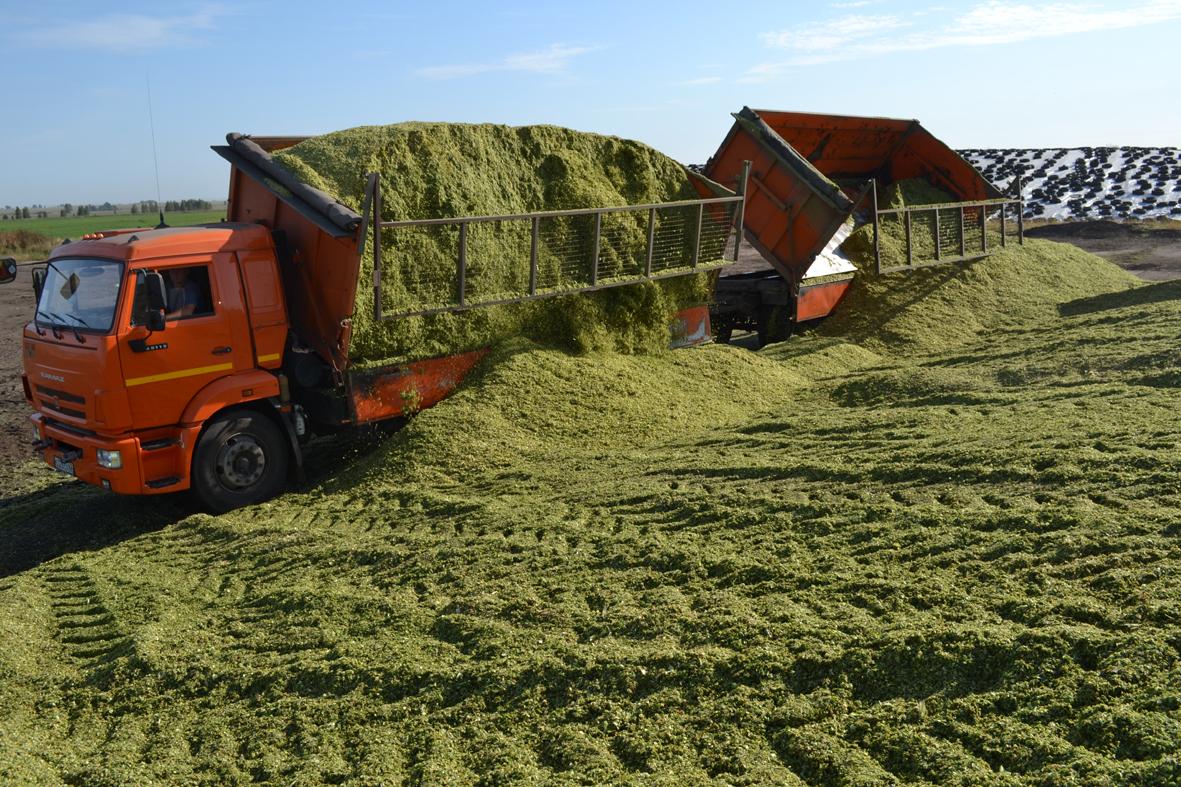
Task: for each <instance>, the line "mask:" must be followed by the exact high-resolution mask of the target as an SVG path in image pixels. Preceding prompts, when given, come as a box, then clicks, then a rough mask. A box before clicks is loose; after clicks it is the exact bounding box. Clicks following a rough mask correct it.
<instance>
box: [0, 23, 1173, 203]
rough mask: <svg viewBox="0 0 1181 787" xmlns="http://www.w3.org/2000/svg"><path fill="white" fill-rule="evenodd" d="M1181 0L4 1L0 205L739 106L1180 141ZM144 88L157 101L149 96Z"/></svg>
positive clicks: (978, 131) (187, 187)
mask: <svg viewBox="0 0 1181 787" xmlns="http://www.w3.org/2000/svg"><path fill="white" fill-rule="evenodd" d="M1179 41H1181V0H1125V1H1124V2H1117V1H1115V0H1096V1H1095V2H1060V3H1059V2H1054V3H1024V2H1010V1H1009V0H983V1H981V2H977V1H976V0H966V1H965V2H947V1H946V0H936V1H935V3H934V4H933V3H932V2H926V1H924V0H917V1H916V2H888V1H887V0H836V1H834V2H808V3H796V2H763V1H762V0H745V1H743V2H738V1H735V2H726V3H719V2H716V1H714V2H708V3H706V2H695V0H678V2H676V3H662V2H640V1H638V0H631V2H614V1H613V0H599V1H598V2H595V3H585V2H574V3H565V2H558V1H557V0H553V1H551V0H530V1H529V2H512V1H511V0H502V2H499V3H496V4H491V3H468V2H460V1H459V0H445V1H443V2H433V3H423V2H414V3H403V2H371V1H369V0H342V1H341V2H337V3H326V2H323V1H322V0H321V1H320V2H309V3H302V2H298V1H297V0H290V1H289V2H267V1H266V0H241V2H234V3H185V2H179V3H177V2H160V1H159V0H157V2H152V3H146V2H145V3H137V2H124V3H117V4H108V3H102V2H94V1H93V0H91V1H90V2H55V1H54V0H43V1H42V2H40V3H29V2H18V1H17V0H0V51H3V52H4V53H5V55H6V57H5V62H6V64H7V66H8V67H7V68H6V74H5V77H6V78H5V79H3V80H0V112H2V113H3V114H0V118H2V119H0V129H2V130H3V134H2V135H0V205H29V204H35V203H42V204H46V205H54V204H59V203H63V202H72V203H76V204H77V203H101V202H105V201H111V202H127V201H132V200H144V199H154V198H155V196H156V179H155V174H154V172H155V170H154V167H153V154H152V130H151V129H152V126H153V125H154V127H155V140H156V147H157V155H158V160H159V174H160V188H161V194H162V196H163V199H165V200H167V199H183V198H189V197H195V198H205V199H224V196H225V192H226V186H227V180H228V165H226V164H225V163H224V162H223V161H222V160H221V159H220V158H218V157H217V156H216V154H214V153H213V152H212V151H210V150H209V146H210V145H215V144H221V143H222V142H223V141H224V138H225V134H226V133H227V132H231V131H239V132H242V133H253V134H259V135H264V134H299V135H304V134H321V133H325V132H328V131H334V130H337V129H342V128H349V127H352V126H358V125H369V124H384V123H396V122H399V121H405V120H440V121H453V122H490V123H507V124H511V125H524V124H531V123H551V124H557V125H562V126H569V127H572V128H576V129H581V130H584V131H594V132H599V133H604V134H613V135H617V136H621V137H629V138H632V139H638V140H641V141H643V142H646V143H648V144H649V145H652V146H653V147H656V148H658V149H659V150H662V151H663V152H665V153H667V154H668V155H670V156H673V157H674V158H676V159H678V160H680V161H682V162H685V163H702V162H704V161H705V160H706V159H707V158H708V157H709V156H710V154H712V153H713V152H714V151H715V150H716V148H717V146H718V144H719V143H720V142H721V141H722V138H723V137H724V135H725V133H726V131H727V129H728V128H729V127H730V125H731V123H732V119H731V117H730V114H731V113H732V112H736V111H738V110H739V109H741V108H742V107H743V106H744V105H747V106H751V107H755V108H766V109H779V110H789V111H808V112H827V113H836V114H851V115H876V116H887V117H900V118H917V119H919V120H921V121H922V122H923V125H924V126H925V127H926V128H928V129H929V130H930V131H932V132H933V133H934V134H935V135H936V136H938V137H940V138H941V139H943V140H944V141H945V142H947V143H948V144H950V145H952V146H953V147H957V148H966V147H1068V146H1082V145H1091V146H1106V145H1139V146H1181V101H1178V85H1181V45H1179V43H1178V42H1179ZM149 86H150V95H151V102H150V103H149V100H148V96H149Z"/></svg>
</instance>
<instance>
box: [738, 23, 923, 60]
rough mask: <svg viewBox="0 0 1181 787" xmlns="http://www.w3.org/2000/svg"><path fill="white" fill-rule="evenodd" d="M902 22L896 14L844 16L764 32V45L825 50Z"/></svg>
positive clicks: (800, 49) (884, 30)
mask: <svg viewBox="0 0 1181 787" xmlns="http://www.w3.org/2000/svg"><path fill="white" fill-rule="evenodd" d="M903 26H905V23H904V22H903V21H902V20H900V19H899V18H898V17H896V16H860V15H854V16H844V17H841V18H840V19H833V20H831V21H828V22H818V23H812V24H806V25H801V26H800V27H797V28H793V29H789V30H779V31H777V32H773V33H764V34H763V35H762V36H760V38H761V39H762V41H763V45H764V46H768V47H772V48H774V49H790V50H792V51H794V52H829V51H832V50H836V49H841V48H844V47H848V46H851V45H853V44H855V43H857V42H859V41H864V40H866V39H869V38H873V37H875V36H877V35H878V34H880V33H883V32H886V31H889V30H897V29H898V28H900V27H903Z"/></svg>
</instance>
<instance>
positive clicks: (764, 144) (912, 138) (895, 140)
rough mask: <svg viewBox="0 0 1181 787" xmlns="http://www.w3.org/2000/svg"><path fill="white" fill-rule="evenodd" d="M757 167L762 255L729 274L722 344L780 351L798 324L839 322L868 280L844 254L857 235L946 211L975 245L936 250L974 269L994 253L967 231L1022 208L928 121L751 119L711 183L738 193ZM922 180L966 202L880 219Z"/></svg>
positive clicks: (771, 115) (809, 116)
mask: <svg viewBox="0 0 1181 787" xmlns="http://www.w3.org/2000/svg"><path fill="white" fill-rule="evenodd" d="M747 161H749V162H751V168H750V170H749V180H748V183H749V187H748V190H747V199H746V204H745V207H744V220H743V227H744V230H745V233H744V236H745V238H746V240H747V241H749V244H750V246H751V249H752V251H751V252H750V253H749V254H748V256H747V258H746V259H743V260H740V262H739V264H737V265H735V266H732V267H729V268H726V269H724V270H723V271H722V273H721V276H720V279H719V282H718V288H717V299H716V304H715V306H714V308H713V310H712V312H711V319H712V321H713V324H714V326H715V328H716V329H717V331H718V335H719V338H722V339H725V338H727V337H728V335H729V333H730V331H732V330H733V329H735V328H747V329H752V330H757V331H758V332H759V336H760V340H761V342H764V343H765V342H766V341H775V340H778V339H781V338H784V337H785V336H786V334H787V333H789V332H790V330H791V326H792V325H794V324H795V323H799V322H804V321H807V320H811V319H817V318H820V317H824V316H826V315H827V314H829V313H830V312H831V311H832V309H833V308H835V307H836V305H837V304H838V303H839V302H840V300H841V298H842V297H843V295H844V294H845V292H846V291H847V289H848V287H849V284H850V282H851V281H852V278H853V275H854V273H855V271H856V268H855V266H854V265H853V264H852V263H851V262H850V261H849V260H848V259H847V258H845V257H844V255H843V254H842V253H841V251H840V245H841V243H842V242H843V241H844V240H845V238H846V237H847V236H848V234H849V231H851V229H852V228H853V226H854V225H855V224H858V223H863V222H869V221H872V222H874V225H875V227H878V226H879V224H880V222H881V220H882V217H883V216H897V218H896V219H895V220H896V221H899V222H902V223H904V224H905V225H906V226H907V227H910V226H911V224H912V222H911V220H910V217H909V213H910V212H911V211H920V210H922V211H928V212H929V211H936V212H935V217H936V218H935V222H936V225H937V224H938V221H939V218H938V216H939V213H938V210H940V209H941V210H942V211H943V213H944V215H947V214H948V213H949V212H954V213H956V214H957V218H956V220H957V221H958V224H959V227H960V228H961V233H960V236H961V239H962V240H963V243H962V244H961V246H960V248H959V249H958V252H959V253H958V254H955V253H953V251H952V249H950V248H949V249H940V248H938V244H936V249H935V256H936V257H937V260H936V261H944V258H946V260H947V261H950V260H951V259H957V258H958V259H966V258H972V257H973V255H974V254H975V255H976V256H979V254H981V253H987V236H986V234H985V233H981V238H980V245H981V247H982V248H979V249H976V248H970V247H969V246H970V244H969V243H968V240H969V238H968V235H967V234H966V233H964V232H963V231H962V230H963V228H964V227H966V226H969V225H971V226H975V225H974V224H973V222H978V223H980V224H981V225H982V224H983V222H984V220H985V218H986V217H987V215H988V214H989V213H990V212H994V211H996V210H998V209H999V210H1000V216H1001V218H1002V220H1004V217H1005V208H1006V206H1007V205H1008V204H1009V203H1012V202H1014V201H1015V200H1014V199H1012V198H1006V197H1005V195H1004V194H1002V193H1001V191H1000V190H999V189H997V187H996V186H994V185H993V184H992V183H990V182H988V181H987V180H986V179H985V178H984V177H983V176H982V175H981V174H980V173H979V172H978V171H977V170H976V169H975V168H974V167H973V166H972V165H971V164H969V163H968V162H967V161H965V160H964V159H963V158H961V157H960V156H959V155H958V154H957V153H956V152H955V151H954V150H952V149H951V148H949V147H948V146H947V145H946V144H944V143H943V142H941V141H940V140H939V139H937V138H936V137H935V136H934V135H932V134H931V133H930V132H929V131H927V130H926V129H924V128H923V127H922V125H921V124H920V123H919V122H918V121H917V120H893V119H888V118H870V117H851V116H842V115H821V114H814V113H802V112H779V111H773V110H754V109H750V108H749V107H744V108H743V109H742V111H740V112H738V113H736V114H735V115H734V125H733V126H732V127H731V129H730V132H729V133H728V134H727V135H726V138H725V139H724V140H723V141H722V144H721V145H720V146H719V147H718V150H717V152H716V153H715V154H714V155H713V156H712V157H711V158H710V159H709V161H708V162H707V163H706V165H705V167H704V173H705V175H707V176H708V177H709V178H711V179H713V180H715V181H717V182H719V183H721V184H723V185H727V186H732V185H735V184H737V183H738V182H739V181H741V180H742V179H743V177H744V172H745V170H744V163H745V162H747ZM914 178H921V179H923V180H926V181H927V182H929V183H930V184H931V185H933V186H935V187H936V188H938V189H941V190H942V191H944V192H946V193H948V194H950V195H952V196H953V198H954V200H955V202H953V203H951V204H948V205H940V206H914V207H909V208H904V209H893V208H886V209H882V210H879V209H878V206H877V197H878V195H879V194H881V193H884V191H885V189H887V188H888V187H890V186H891V185H892V184H894V183H898V182H901V181H906V180H910V179H914ZM1018 215H1020V213H1019V212H1018ZM935 233H936V237H938V236H939V228H938V226H936V228H935ZM1001 238H1002V242H1003V238H1004V232H1002V235H1001ZM910 240H911V238H910V233H909V232H908V233H907V241H908V242H907V247H908V255H907V256H908V259H910V260H911V261H912V262H914V257H915V254H914V253H913V249H912V248H910V247H911V243H910ZM877 246H878V243H877V239H876V237H875V248H876V247H877ZM944 252H946V253H944ZM878 267H879V269H880V267H881V266H880V265H879V266H878Z"/></svg>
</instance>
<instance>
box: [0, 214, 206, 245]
mask: <svg viewBox="0 0 1181 787" xmlns="http://www.w3.org/2000/svg"><path fill="white" fill-rule="evenodd" d="M225 215H226V211H225V208H216V209H215V210H199V211H197V210H195V211H189V212H185V213H168V214H165V216H164V219H165V221H167V222H168V223H169V224H171V225H174V226H183V225H188V224H205V223H207V222H211V221H221V219H222V218H223V217H224V216H225ZM159 221H160V217H159V216H158V215H157V214H155V213H146V214H145V213H119V214H116V215H114V216H69V217H66V218H48V219H18V220H15V221H3V222H0V232H3V231H4V230H32V231H33V232H39V233H41V234H42V235H48V236H49V237H51V238H76V237H78V236H79V235H85V234H86V233H88V232H99V231H101V230H121V229H126V228H128V227H154V226H156V224H158V223H159Z"/></svg>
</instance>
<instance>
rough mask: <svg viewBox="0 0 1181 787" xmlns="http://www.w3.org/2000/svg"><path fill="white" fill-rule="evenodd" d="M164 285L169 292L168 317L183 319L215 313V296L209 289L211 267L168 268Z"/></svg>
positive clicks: (165, 272) (164, 272)
mask: <svg viewBox="0 0 1181 787" xmlns="http://www.w3.org/2000/svg"><path fill="white" fill-rule="evenodd" d="M161 273H163V274H164V287H165V290H166V292H167V293H168V308H167V313H166V315H165V316H166V318H167V319H169V320H183V319H185V318H186V317H203V316H205V315H208V314H213V296H212V293H211V292H210V289H209V269H208V268H207V267H205V266H204V265H193V266H191V267H185V268H167V269H165V270H163V271H161Z"/></svg>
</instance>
